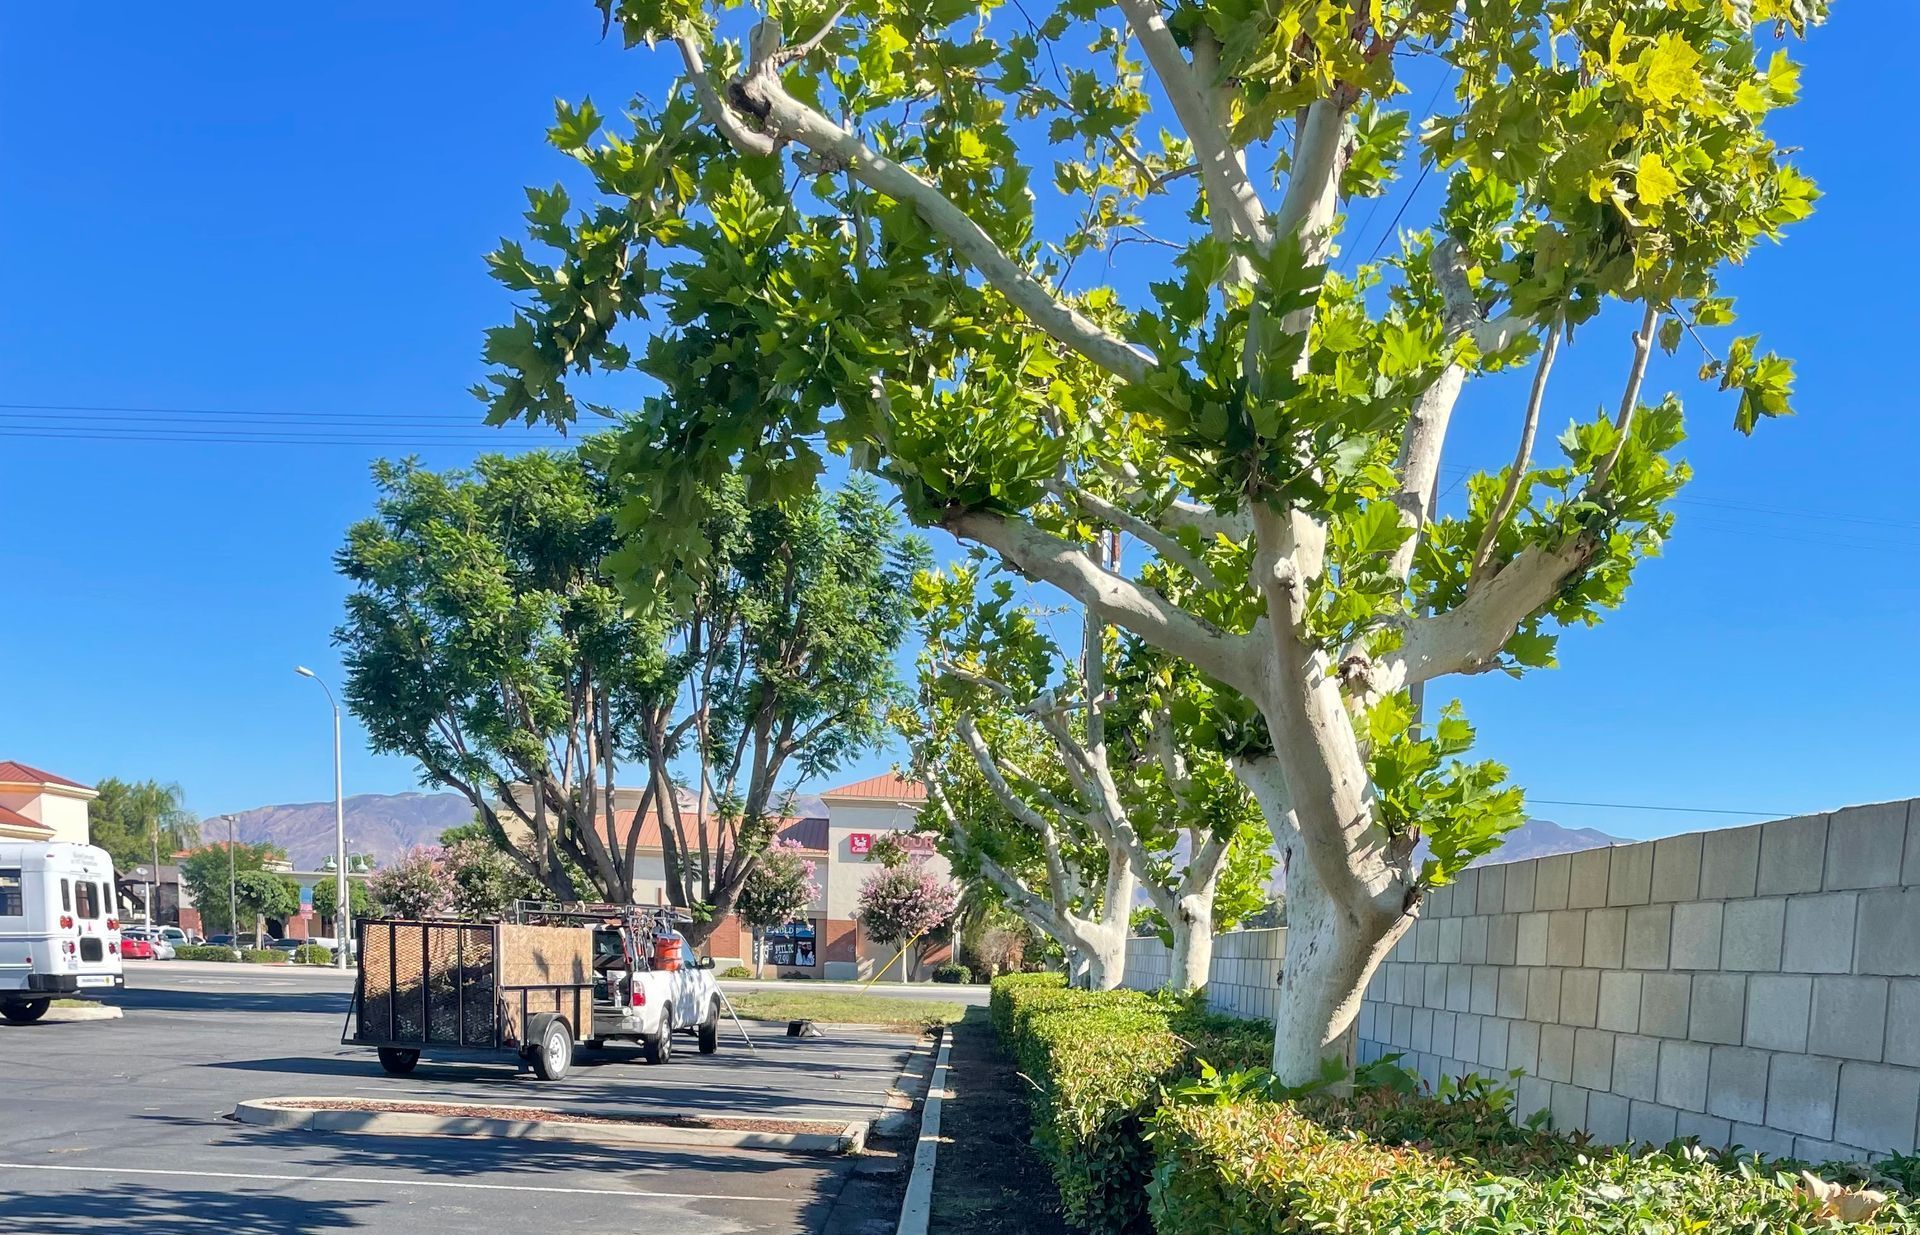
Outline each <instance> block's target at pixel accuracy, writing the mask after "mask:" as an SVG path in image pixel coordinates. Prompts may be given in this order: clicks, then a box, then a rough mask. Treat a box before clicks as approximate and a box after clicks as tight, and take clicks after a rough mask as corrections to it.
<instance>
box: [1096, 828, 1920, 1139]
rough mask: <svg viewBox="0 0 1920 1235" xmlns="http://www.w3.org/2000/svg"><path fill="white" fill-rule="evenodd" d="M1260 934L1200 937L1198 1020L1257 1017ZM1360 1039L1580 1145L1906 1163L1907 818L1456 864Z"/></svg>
mask: <svg viewBox="0 0 1920 1235" xmlns="http://www.w3.org/2000/svg"><path fill="white" fill-rule="evenodd" d="M1281 933H1283V932H1245V934H1244V936H1241V935H1231V934H1230V935H1224V936H1221V937H1220V939H1219V940H1218V941H1217V944H1216V952H1215V960H1214V968H1213V975H1214V977H1213V982H1214V984H1215V985H1216V986H1218V988H1219V989H1218V992H1217V993H1216V994H1213V995H1212V996H1211V1001H1212V1002H1213V1003H1214V1005H1215V1006H1216V1007H1220V1008H1222V1009H1224V1010H1229V1011H1238V1012H1245V1013H1247V1014H1251V1015H1267V1014H1268V1010H1269V1009H1270V1008H1271V1006H1272V996H1273V991H1272V989H1271V987H1270V985H1269V986H1265V987H1264V988H1263V987H1262V982H1261V979H1264V982H1265V983H1266V984H1271V983H1272V982H1273V980H1274V978H1275V977H1276V976H1277V971H1278V968H1279V964H1278V958H1279V954H1280V953H1279V946H1278V942H1277V941H1268V942H1264V943H1259V942H1255V941H1253V940H1252V939H1251V938H1250V937H1251V936H1255V935H1272V934H1281ZM1243 938H1246V939H1247V942H1240V940H1241V939H1243ZM1249 950H1252V951H1253V952H1255V953H1257V954H1258V955H1259V957H1260V959H1261V960H1262V961H1264V962H1266V965H1265V967H1264V968H1261V969H1255V968H1254V967H1253V966H1251V965H1250V964H1249V960H1250V959H1251V958H1250V957H1249V955H1248V954H1247V953H1248V951H1249ZM1129 970H1130V972H1129V975H1128V979H1127V981H1128V985H1130V986H1142V987H1151V986H1156V985H1159V984H1161V983H1162V982H1164V980H1165V976H1166V973H1167V968H1166V955H1165V949H1164V948H1162V947H1161V946H1160V944H1159V942H1158V941H1157V940H1135V941H1133V944H1132V946H1131V947H1130V950H1129ZM1250 980H1251V982H1252V985H1253V986H1254V988H1255V989H1251V990H1247V989H1242V987H1243V986H1245V985H1246V984H1247V983H1248V982H1249V981H1250ZM1358 1031H1359V1052H1360V1057H1361V1059H1362V1060H1363V1061H1365V1060H1372V1059H1377V1058H1379V1057H1380V1056H1382V1055H1384V1054H1389V1053H1398V1054H1400V1055H1402V1056H1403V1057H1404V1058H1403V1062H1404V1063H1406V1064H1407V1065H1408V1066H1410V1067H1412V1068H1414V1069H1416V1070H1417V1071H1418V1072H1419V1073H1420V1074H1421V1075H1422V1076H1423V1077H1425V1078H1426V1079H1427V1080H1428V1081H1429V1082H1430V1083H1432V1082H1437V1081H1438V1080H1439V1078H1440V1077H1442V1076H1447V1075H1453V1076H1457V1075H1462V1074H1465V1073H1469V1072H1478V1073H1482V1074H1485V1075H1489V1076H1493V1077H1496V1078H1500V1079H1502V1080H1503V1081H1504V1080H1505V1078H1506V1076H1507V1074H1508V1073H1509V1072H1510V1071H1512V1070H1514V1069H1519V1070H1521V1071H1522V1072H1523V1073H1524V1075H1523V1076H1522V1078H1521V1079H1520V1080H1519V1081H1518V1082H1517V1088H1518V1096H1519V1107H1520V1112H1521V1113H1522V1114H1529V1113H1531V1112H1534V1111H1538V1110H1546V1111H1548V1112H1550V1113H1551V1115H1552V1117H1553V1121H1554V1124H1555V1126H1556V1127H1560V1128H1569V1129H1570V1128H1581V1129H1584V1130H1586V1131H1587V1132H1589V1133H1591V1134H1592V1135H1593V1136H1594V1137H1595V1138H1596V1139H1598V1140H1602V1141H1610V1142H1621V1141H1628V1140H1632V1141H1653V1142H1656V1143H1662V1142H1665V1141H1666V1140H1668V1139H1670V1138H1672V1137H1674V1136H1697V1137H1699V1138H1700V1139H1701V1140H1702V1141H1703V1142H1705V1143H1708V1144H1711V1145H1716V1146H1717V1145H1726V1144H1730V1143H1732V1144H1740V1145H1744V1146H1746V1147H1748V1148H1750V1149H1756V1150H1761V1151H1763V1152H1766V1153H1770V1154H1783V1155H1784V1154H1793V1155H1796V1156H1799V1157H1805V1158H1812V1159H1816V1160H1819V1159H1830V1158H1864V1157H1866V1156H1868V1155H1870V1154H1876V1153H1889V1152H1903V1153H1904V1152H1911V1151H1912V1150H1913V1149H1914V1147H1915V1141H1916V1133H1917V1132H1920V807H1916V806H1915V803H1914V802H1913V801H1901V802H1884V803H1879V804H1875V805H1870V806H1854V807H1848V808H1846V809H1844V810H1840V811H1836V812H1834V813H1832V814H1825V815H1809V816H1806V817H1803V818H1797V819H1783V820H1779V821H1777V822H1773V823H1767V824H1758V825H1753V826H1748V827H1739V828H1728V829H1724V830H1720V831H1711V832H1694V833H1689V834H1687V835H1684V836H1673V837H1667V838H1665V839H1662V840H1657V841H1648V842H1644V843H1640V844H1633V845H1618V846H1614V847H1612V848H1610V849H1594V850H1588V851H1585V852H1583V853H1576V854H1560V855H1556V856H1554V857H1547V858H1537V859H1534V860H1531V861H1526V862H1513V863H1507V864H1501V865H1493V866H1486V867H1481V868H1478V869H1476V870H1471V871H1468V872H1466V874H1465V875H1464V876H1463V877H1462V878H1461V880H1460V881H1459V882H1458V883H1456V884H1454V885H1452V886H1451V887H1447V888H1442V889H1440V890H1439V891H1437V892H1436V893H1435V894H1433V895H1432V896H1431V897H1429V898H1428V901H1427V903H1426V905H1425V906H1424V907H1423V911H1422V916H1421V919H1420V921H1418V922H1416V923H1415V924H1414V926H1413V928H1412V929H1411V930H1410V931H1408V933H1407V935H1406V936H1405V937H1404V938H1403V939H1402V940H1401V941H1400V942H1399V944H1397V945H1396V946H1395V947H1394V949H1393V951H1392V953H1391V954H1390V955H1389V956H1388V959H1387V961H1386V962H1385V963H1384V964H1383V965H1382V966H1381V968H1380V970H1379V972H1378V973H1376V974H1375V976H1374V978H1373V980H1372V982H1371V983H1370V984H1369V985H1368V988H1367V995H1366V1000H1365V1002H1364V1003H1363V1004H1362V1006H1361V1012H1360V1019H1359V1025H1358Z"/></svg>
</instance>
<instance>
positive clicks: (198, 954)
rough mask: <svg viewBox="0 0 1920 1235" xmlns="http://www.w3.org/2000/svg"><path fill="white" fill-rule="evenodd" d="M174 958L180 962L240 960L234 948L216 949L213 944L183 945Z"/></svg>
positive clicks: (174, 952)
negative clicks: (234, 952)
mask: <svg viewBox="0 0 1920 1235" xmlns="http://www.w3.org/2000/svg"><path fill="white" fill-rule="evenodd" d="M173 958H174V959H175V960H180V961H235V960H239V959H240V958H239V957H237V956H235V955H234V954H233V949H232V948H221V947H215V946H214V945H212V944H201V943H190V944H183V945H181V946H179V947H176V948H175V949H174V950H173Z"/></svg>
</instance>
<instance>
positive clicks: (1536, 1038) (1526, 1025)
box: [1507, 1021, 1540, 1076]
mask: <svg viewBox="0 0 1920 1235" xmlns="http://www.w3.org/2000/svg"><path fill="white" fill-rule="evenodd" d="M1516 1068H1517V1069H1519V1070H1520V1071H1522V1072H1524V1073H1526V1074H1527V1075H1529V1076H1534V1075H1537V1074H1538V1073H1539V1071H1540V1026H1538V1025H1536V1024H1534V1023H1533V1022H1532V1021H1508V1022H1507V1071H1509V1072H1511V1071H1513V1070H1514V1069H1516Z"/></svg>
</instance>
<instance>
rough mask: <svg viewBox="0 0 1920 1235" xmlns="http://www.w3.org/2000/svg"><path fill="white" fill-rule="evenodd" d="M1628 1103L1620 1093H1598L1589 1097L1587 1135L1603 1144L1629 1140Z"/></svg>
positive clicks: (1620, 1143)
mask: <svg viewBox="0 0 1920 1235" xmlns="http://www.w3.org/2000/svg"><path fill="white" fill-rule="evenodd" d="M1627 1112H1628V1104H1627V1100H1626V1099H1625V1098H1622V1097H1621V1096H1619V1095H1618V1094H1610V1093H1597V1094H1594V1095H1592V1096H1591V1097H1589V1098H1588V1099H1587V1135H1588V1136H1591V1137H1592V1138H1593V1139H1594V1140H1596V1141H1598V1142H1600V1143H1601V1144H1602V1145H1624V1144H1626V1142H1627Z"/></svg>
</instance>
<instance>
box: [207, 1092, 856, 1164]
mask: <svg viewBox="0 0 1920 1235" xmlns="http://www.w3.org/2000/svg"><path fill="white" fill-rule="evenodd" d="M324 1101H337V1099H327V1098H256V1099H253V1100H251V1101H247V1102H242V1103H241V1104H240V1105H238V1106H236V1107H234V1108H233V1117H234V1119H236V1120H238V1121H239V1122H241V1123H244V1124H255V1125H258V1126H260V1127H265V1128H280V1129H283V1130H286V1131H295V1132H357V1133H360V1134H362V1135H367V1136H479V1137H493V1138H515V1139H520V1140H531V1141H580V1142H585V1143H588V1144H594V1145H677V1146H682V1147H685V1146H697V1147H700V1148H707V1149H775V1150H784V1151H786V1152H788V1153H811V1154H840V1153H859V1152H860V1150H861V1149H862V1148H864V1147H865V1145H866V1141H867V1125H866V1124H865V1123H864V1122H854V1123H849V1124H847V1126H846V1128H845V1130H844V1131H842V1132H840V1133H838V1134H834V1133H826V1132H736V1131H732V1130H730V1129H725V1128H675V1127H670V1126H667V1125H662V1124H641V1123H634V1124H607V1123H573V1122H570V1121H567V1120H531V1119H507V1118H500V1117H492V1116H480V1115H427V1114H422V1113H419V1112H416V1111H341V1110H326V1109H320V1110H316V1109H314V1108H313V1107H309V1106H302V1105H301V1104H302V1103H304V1102H324ZM458 1105H460V1106H465V1107H477V1106H485V1105H487V1104H485V1103H479V1102H462V1103H459V1104H458ZM499 1109H502V1110H511V1109H513V1108H511V1107H501V1108H499ZM558 1113H559V1114H563V1115H564V1114H567V1113H568V1112H566V1111H559V1112H558ZM753 1118H756V1119H759V1118H763V1117H762V1116H757V1115H756V1116H754V1117H753ZM768 1122H776V1121H773V1120H769V1121H768ZM787 1122H793V1123H819V1122H821V1121H820V1120H791V1121H787Z"/></svg>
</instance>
